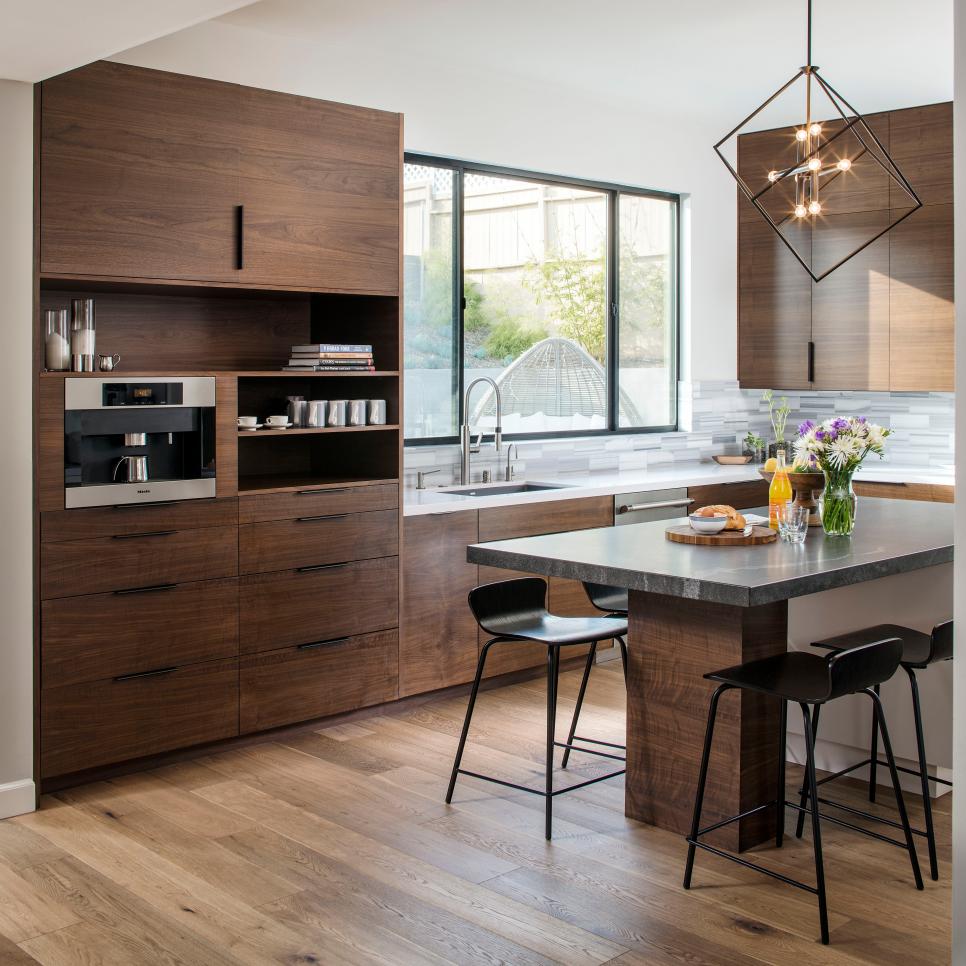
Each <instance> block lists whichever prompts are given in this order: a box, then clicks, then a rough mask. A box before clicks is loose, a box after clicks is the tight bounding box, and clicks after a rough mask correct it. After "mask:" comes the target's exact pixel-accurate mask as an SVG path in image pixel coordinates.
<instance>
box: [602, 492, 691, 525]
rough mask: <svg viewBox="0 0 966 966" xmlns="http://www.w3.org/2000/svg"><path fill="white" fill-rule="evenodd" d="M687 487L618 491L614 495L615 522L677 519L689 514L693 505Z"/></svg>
mask: <svg viewBox="0 0 966 966" xmlns="http://www.w3.org/2000/svg"><path fill="white" fill-rule="evenodd" d="M691 502H692V501H691V500H689V499H688V491H687V488H686V487H683V486H680V487H674V488H673V489H669V490H645V491H642V492H637V493H618V494H617V495H616V496H615V497H614V524H615V525H616V526H623V525H624V524H627V523H649V522H650V521H652V520H676V519H679V518H680V517H686V516H687V515H688V507H689V506H690V505H691Z"/></svg>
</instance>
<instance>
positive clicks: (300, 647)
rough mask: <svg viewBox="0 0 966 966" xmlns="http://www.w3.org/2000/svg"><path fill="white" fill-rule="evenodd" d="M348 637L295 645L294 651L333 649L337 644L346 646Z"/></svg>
mask: <svg viewBox="0 0 966 966" xmlns="http://www.w3.org/2000/svg"><path fill="white" fill-rule="evenodd" d="M348 643H349V638H348V637H337V638H335V639H334V640H331V641H312V642H311V643H309V644H297V645H296V647H295V650H297V651H311V650H314V649H315V648H317V647H335V646H336V645H337V644H348Z"/></svg>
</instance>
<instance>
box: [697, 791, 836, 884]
mask: <svg viewBox="0 0 966 966" xmlns="http://www.w3.org/2000/svg"><path fill="white" fill-rule="evenodd" d="M772 804H774V803H772ZM735 817H736V818H737V817H738V816H735ZM732 821H733V819H732ZM701 834H702V833H701V832H699V833H698V835H701ZM687 840H688V844H689V845H694V846H696V847H697V848H699V849H704V850H705V852H711V853H713V854H714V855H719V856H721V858H722V859H728V860H730V861H731V862H735V863H737V864H738V865H743V866H744V867H745V868H746V869H754V870H755V871H756V872H761V873H762V875H767V876H770V877H771V878H773V879H778V881H779V882H784V883H785V884H786V885H791V886H795V888H796V889H801V890H803V891H804V892H810V893H811V894H812V895H813V896H815V895H818V889H816V888H815V886H811V885H809V884H808V883H807V882H800V881H799V880H798V879H793V878H791V877H790V876H787V875H782V873H781V872H775V871H774V870H773V869H766V868H765V867H764V866H763V865H758V864H757V863H755V862H749V861H748V860H747V859H743V858H741V856H738V855H733V854H732V853H731V852H725V851H724V849H716V848H715V847H714V846H713V845H708V843H707V842H699V841H698V840H697V838H691V836H688V837H687Z"/></svg>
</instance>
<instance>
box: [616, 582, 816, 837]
mask: <svg viewBox="0 0 966 966" xmlns="http://www.w3.org/2000/svg"><path fill="white" fill-rule="evenodd" d="M629 639H630V640H631V641H634V642H635V645H636V646H634V647H630V648H628V654H627V659H628V666H627V678H628V680H627V687H628V693H629V694H633V695H634V698H635V699H634V700H633V701H628V704H627V793H626V800H625V813H626V815H627V816H628V817H629V818H634V819H637V820H638V821H640V822H646V823H647V824H648V825H656V826H657V827H658V828H663V829H668V830H669V831H671V832H679V833H681V834H682V835H684V834H686V833H687V831H688V829H689V828H690V824H691V811H692V808H693V807H694V790H695V788H697V784H698V766H699V764H700V761H701V751H702V748H703V745H704V733H705V726H706V724H707V720H708V701H709V698H710V696H711V693H712V691H713V690H714V688H715V687H716V685H715V684H714V683H713V682H711V681H707V680H706V679H705V678H704V675H705V674H707V673H708V671H711V670H718V669H720V668H725V667H730V666H731V665H734V664H741V663H743V662H745V661H753V660H756V659H757V658H762V657H770V656H771V655H773V654H781V653H783V652H784V651H785V648H786V645H785V641H787V639H788V603H787V601H777V602H775V603H773V604H766V605H764V606H761V607H736V606H733V605H730V604H717V603H712V602H710V601H702V600H684V599H681V598H679V597H669V596H665V595H664V594H649V593H645V592H640V591H631V592H630V634H629ZM796 710H797V709H792V708H789V715H792V714H794V713H795V711H796ZM778 727H779V704H778V702H777V701H774V700H770V699H768V698H766V697H764V696H761V695H756V694H753V693H751V692H747V691H746V692H741V693H739V692H737V691H734V692H730V693H726V694H725V695H723V696H722V698H721V704H720V707H719V711H718V721H717V724H716V725H715V735H714V745H713V748H712V752H711V766H710V771H709V773H708V784H707V790H706V792H705V800H704V811H703V813H702V825H712V824H714V823H715V822H717V821H720V820H722V819H725V818H728V817H730V816H731V815H737V814H739V813H740V812H744V811H746V810H747V809H750V808H754V807H755V806H756V805H760V804H761V803H763V802H767V801H770V800H771V799H773V798H774V797H775V780H776V777H775V776H776V775H777V773H778V742H777V735H778ZM739 761H740V762H741V763H742V767H741V768H736V767H735V763H736V762H739ZM774 834H775V812H774V810H773V809H768V810H765V811H763V812H759V813H758V814H757V815H753V816H751V817H750V818H747V819H742V820H741V821H740V822H735V823H734V824H732V825H729V826H726V827H725V828H723V829H721V830H720V831H718V832H716V833H714V835H713V836H709V837H708V841H710V842H711V843H712V844H715V845H718V846H719V847H722V848H727V849H731V850H743V849H746V848H749V847H750V846H753V845H757V844H758V843H759V842H762V841H764V840H765V839H768V838H770V837H772V836H773V835H774Z"/></svg>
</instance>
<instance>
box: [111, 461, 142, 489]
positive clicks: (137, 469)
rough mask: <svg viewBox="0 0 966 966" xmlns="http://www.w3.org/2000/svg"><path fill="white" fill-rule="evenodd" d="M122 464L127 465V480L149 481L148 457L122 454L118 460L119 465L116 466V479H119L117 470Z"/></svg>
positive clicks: (135, 481) (130, 481) (133, 481)
mask: <svg viewBox="0 0 966 966" xmlns="http://www.w3.org/2000/svg"><path fill="white" fill-rule="evenodd" d="M125 464H126V465H125ZM122 465H125V482H127V483H147V481H148V458H147V457H146V456H122V457H121V458H120V459H119V460H118V461H117V466H115V467H114V480H115V481H117V471H118V470H119V469H120V468H121V466H122Z"/></svg>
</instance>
